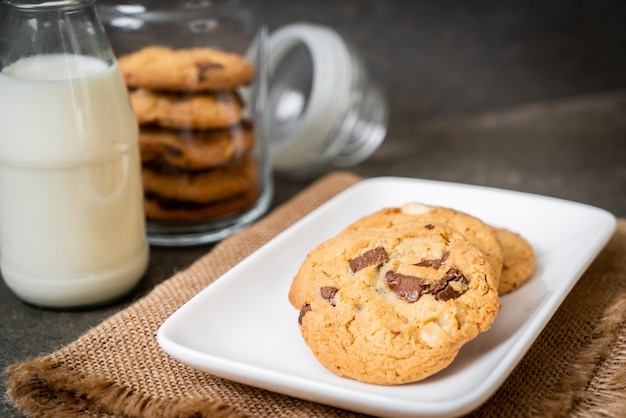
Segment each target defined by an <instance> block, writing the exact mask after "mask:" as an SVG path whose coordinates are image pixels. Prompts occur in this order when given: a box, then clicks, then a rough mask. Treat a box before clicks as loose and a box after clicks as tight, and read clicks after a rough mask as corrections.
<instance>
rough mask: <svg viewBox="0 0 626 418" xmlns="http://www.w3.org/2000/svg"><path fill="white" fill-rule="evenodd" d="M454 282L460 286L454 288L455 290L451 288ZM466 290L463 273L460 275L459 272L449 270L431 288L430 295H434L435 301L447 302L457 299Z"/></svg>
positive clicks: (465, 280) (453, 269) (452, 269)
mask: <svg viewBox="0 0 626 418" xmlns="http://www.w3.org/2000/svg"><path fill="white" fill-rule="evenodd" d="M454 282H456V283H459V284H460V286H456V288H457V289H455V288H454V286H453V283H454ZM459 288H460V289H459ZM459 290H460V291H459ZM466 290H467V279H466V278H465V276H464V275H463V273H461V271H460V270H457V269H455V268H451V269H450V270H448V271H447V272H446V274H445V275H444V276H443V277H442V278H441V279H440V280H439V281H438V282H437V284H436V285H435V287H434V288H433V291H432V293H433V294H434V295H435V299H437V300H449V299H455V298H458V297H459V296H461V295H462V294H463V293H464V292H465V291H466Z"/></svg>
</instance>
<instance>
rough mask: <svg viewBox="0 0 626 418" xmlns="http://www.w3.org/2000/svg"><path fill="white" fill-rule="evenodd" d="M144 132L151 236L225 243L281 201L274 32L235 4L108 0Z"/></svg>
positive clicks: (114, 39)
mask: <svg viewBox="0 0 626 418" xmlns="http://www.w3.org/2000/svg"><path fill="white" fill-rule="evenodd" d="M98 10H99V13H100V16H101V18H102V20H103V22H104V24H105V28H106V31H107V33H108V36H109V39H110V41H111V44H112V46H113V49H114V51H115V53H116V55H117V57H118V61H119V65H120V69H121V71H122V74H123V75H124V79H125V81H126V84H127V87H128V89H129V94H130V98H131V102H132V104H133V109H134V111H135V114H136V117H137V120H138V122H139V126H140V149H141V158H142V173H143V185H144V197H145V199H144V203H145V210H146V221H147V234H148V240H149V242H150V243H151V244H154V245H167V246H182V245H194V244H202V243H209V242H214V241H218V240H221V239H223V238H225V237H227V236H228V235H231V234H232V233H234V232H236V231H238V230H239V229H241V228H243V227H244V226H246V225H248V224H250V223H252V222H253V221H255V220H256V219H258V218H259V217H260V216H262V215H263V214H264V213H265V212H266V211H267V209H268V207H269V205H270V201H271V198H272V178H271V166H270V159H269V156H268V143H267V142H268V137H267V135H266V133H265V132H263V130H262V129H261V123H260V110H261V109H262V106H263V104H264V103H265V101H266V95H267V80H268V76H267V31H266V29H265V28H264V27H263V26H262V24H261V23H260V22H259V19H258V18H257V15H258V11H255V10H253V9H251V8H250V7H243V5H242V4H241V2H239V1H234V0H226V1H211V2H208V1H200V0H182V1H147V0H144V1H130V2H126V3H123V2H108V1H99V2H98Z"/></svg>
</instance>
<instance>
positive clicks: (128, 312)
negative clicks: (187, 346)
mask: <svg viewBox="0 0 626 418" xmlns="http://www.w3.org/2000/svg"><path fill="white" fill-rule="evenodd" d="M359 180H360V178H359V177H356V176H354V175H352V174H348V173H343V172H340V173H333V174H330V175H328V176H326V177H324V178H322V179H320V180H319V181H318V182H316V183H315V184H313V185H312V186H311V187H309V188H308V189H307V190H305V191H304V192H302V193H301V194H300V195H298V196H296V197H295V198H293V199H292V200H291V201H289V202H287V203H285V204H284V205H283V206H281V207H279V208H277V209H276V210H274V211H273V212H272V213H270V214H269V215H268V216H267V217H265V218H264V219H262V220H261V221H259V222H258V223H257V224H255V225H253V226H252V227H250V228H248V229H247V230H244V231H242V232H240V233H238V234H237V235H235V236H232V237H230V238H228V239H226V240H224V241H223V242H221V243H220V244H219V245H217V246H215V247H214V248H213V250H212V251H211V252H209V253H208V254H206V255H205V256H203V257H202V258H201V259H199V260H198V261H197V262H195V263H194V264H193V265H192V266H191V267H189V268H188V269H187V270H185V271H182V272H180V273H177V274H176V275H174V276H173V277H171V278H170V279H169V280H167V281H165V282H163V283H162V284H160V285H158V286H157V287H156V288H155V289H154V290H153V291H152V292H151V293H149V294H148V295H147V296H145V297H144V298H143V299H140V300H139V301H137V302H136V303H135V304H133V305H131V306H130V307H128V308H126V309H124V310H122V311H120V312H119V313H117V314H115V315H114V316H112V317H110V318H109V319H107V320H106V321H104V322H103V323H102V324H100V325H98V326H97V327H95V328H93V329H91V330H90V331H88V332H87V333H86V334H84V335H83V336H82V337H80V338H79V339H78V340H76V341H75V342H73V343H71V344H69V345H68V346H66V347H64V348H62V349H60V350H59V351H57V352H55V353H52V354H49V355H46V356H43V357H39V358H36V359H34V360H32V361H28V362H25V363H22V364H17V365H13V366H11V367H9V370H8V371H9V378H8V380H7V387H8V393H9V396H10V398H11V400H12V402H13V403H14V404H15V405H16V406H17V407H18V408H20V409H21V410H22V411H23V412H24V413H25V414H27V415H29V416H55V417H56V416H74V415H79V416H97V417H113V416H115V417H139V416H142V417H143V416H145V417H205V416H206V417H209V416H210V417H239V416H254V417H312V416H315V417H331V416H332V417H337V416H342V417H349V416H357V415H356V414H353V413H351V412H347V411H342V410H339V409H334V408H331V407H328V406H324V405H320V404H315V403H312V402H307V401H302V400H299V399H295V398H291V397H288V396H283V395H279V394H276V393H272V392H269V391H265V390H261V389H257V388H254V387H249V386H245V385H242V384H238V383H234V382H231V381H228V380H224V379H220V378H217V377H214V376H212V375H210V374H207V373H204V372H200V371H196V370H195V369H192V368H190V367H187V366H184V365H183V364H181V363H179V362H178V361H176V360H174V359H172V358H171V357H169V356H168V355H167V354H166V353H164V352H163V351H162V350H161V348H160V347H159V345H158V343H157V340H156V333H157V330H158V328H159V326H160V325H161V324H162V323H163V321H164V320H165V319H166V318H167V317H168V316H169V315H170V314H172V313H173V312H174V311H175V310H176V309H177V308H178V307H180V306H181V305H182V304H183V303H184V302H186V301H187V300H189V299H190V298H191V297H193V296H194V295H195V294H197V293H198V292H199V291H200V290H202V289H203V288H204V287H205V286H207V285H208V284H209V283H211V282H212V281H213V280H215V279H216V278H218V277H219V276H220V275H222V274H223V273H224V272H226V271H227V270H228V269H229V268H231V267H232V266H234V265H235V264H236V263H238V262H239V261H240V260H242V259H243V258H244V257H246V256H247V255H248V254H250V253H251V252H252V251H254V250H255V249H257V248H259V247H260V246H261V245H263V244H264V243H265V242H267V241H268V240H269V239H271V238H272V237H274V236H275V235H276V234H277V233H279V232H280V231H282V230H284V229H285V228H286V227H288V226H289V225H291V224H292V223H294V222H295V221H296V220H298V219H299V218H301V217H302V216H303V215H304V214H306V213H308V212H309V211H311V210H312V209H314V208H315V207H317V206H318V205H320V204H321V203H323V202H324V201H326V200H327V199H328V198H330V197H331V196H333V195H335V194H336V193H338V192H340V191H341V190H343V189H345V188H346V187H348V186H350V185H352V184H354V183H356V182H357V181H359ZM625 247H626V220H620V221H619V225H618V229H617V232H616V234H615V235H614V236H613V237H612V239H611V241H610V242H609V244H608V245H607V247H606V248H605V249H604V250H603V251H602V253H601V254H600V255H599V256H598V258H597V259H596V260H595V262H594V263H593V264H592V265H591V266H590V268H589V269H588V270H587V272H586V273H585V274H584V276H583V277H582V278H581V279H580V281H579V283H578V284H577V285H576V287H575V288H574V289H573V291H572V292H571V293H570V295H569V296H568V298H567V299H566V301H565V302H564V303H563V305H562V306H561V308H560V309H559V310H558V312H557V313H556V315H555V316H554V317H553V319H552V320H551V322H550V323H549V325H548V326H547V327H546V328H545V330H544V331H543V333H542V334H541V335H540V337H539V338H538V340H537V341H536V342H535V343H534V345H533V346H532V347H531V349H530V350H529V352H528V353H527V355H526V356H525V357H524V359H523V360H522V361H521V363H520V364H519V365H518V367H517V368H516V369H515V371H514V372H513V373H512V375H511V376H510V377H509V378H508V379H507V380H506V382H505V383H504V384H503V385H502V387H501V388H500V389H499V390H498V391H497V392H496V393H495V395H494V396H493V397H492V398H491V399H490V400H489V401H487V402H486V403H485V404H484V405H483V406H482V407H480V408H479V409H478V410H476V411H474V413H473V414H472V415H471V416H477V417H528V416H541V417H545V416H578V417H599V416H606V417H625V416H626V277H625V271H626V269H625V265H626V263H625V257H624V255H625V254H626V251H625V250H624V248H625Z"/></svg>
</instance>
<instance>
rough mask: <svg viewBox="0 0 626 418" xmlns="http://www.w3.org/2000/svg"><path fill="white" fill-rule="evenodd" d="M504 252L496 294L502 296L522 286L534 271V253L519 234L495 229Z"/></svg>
mask: <svg viewBox="0 0 626 418" xmlns="http://www.w3.org/2000/svg"><path fill="white" fill-rule="evenodd" d="M495 231H496V234H497V236H498V239H499V240H500V243H501V244H502V249H503V251H504V263H503V265H502V274H501V275H500V282H499V283H498V293H499V294H500V295H504V294H507V293H510V292H512V291H514V290H515V289H517V288H519V287H520V286H521V285H522V284H524V283H525V282H526V281H527V280H528V279H529V278H530V277H532V275H533V272H534V271H535V252H534V250H533V247H532V246H531V245H530V243H529V242H528V241H526V240H525V239H524V237H522V236H521V235H520V234H518V233H516V232H513V231H510V230H508V229H506V228H495Z"/></svg>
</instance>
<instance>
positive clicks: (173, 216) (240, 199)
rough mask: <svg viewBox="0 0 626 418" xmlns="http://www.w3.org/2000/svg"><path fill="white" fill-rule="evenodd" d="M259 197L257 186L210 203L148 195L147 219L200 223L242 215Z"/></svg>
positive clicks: (146, 204)
mask: <svg viewBox="0 0 626 418" xmlns="http://www.w3.org/2000/svg"><path fill="white" fill-rule="evenodd" d="M259 195H260V193H259V188H258V187H257V186H256V185H253V186H252V187H250V189H248V190H246V191H245V192H243V193H241V194H238V195H236V196H233V197H231V198H228V199H224V200H217V201H215V202H209V203H195V202H182V201H177V200H171V199H161V198H158V197H156V196H153V195H147V196H146V198H145V209H146V217H147V218H148V219H152V220H158V221H172V222H178V221H184V222H200V221H205V220H209V219H213V218H218V217H221V216H228V215H231V214H235V213H240V212H241V211H243V210H245V209H247V208H249V207H250V206H252V204H253V203H254V202H256V200H257V199H258V198H259Z"/></svg>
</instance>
